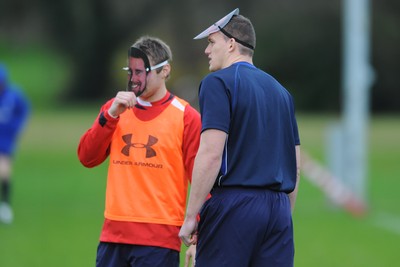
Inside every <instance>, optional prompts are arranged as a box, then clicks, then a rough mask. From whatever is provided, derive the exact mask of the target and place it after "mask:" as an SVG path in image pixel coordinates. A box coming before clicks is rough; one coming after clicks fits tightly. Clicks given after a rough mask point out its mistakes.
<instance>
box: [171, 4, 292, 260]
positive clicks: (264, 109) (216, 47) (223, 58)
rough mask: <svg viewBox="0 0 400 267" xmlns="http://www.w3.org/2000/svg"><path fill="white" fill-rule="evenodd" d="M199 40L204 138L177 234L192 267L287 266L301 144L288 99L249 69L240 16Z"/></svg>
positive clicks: (247, 38)
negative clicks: (203, 64) (190, 252)
mask: <svg viewBox="0 0 400 267" xmlns="http://www.w3.org/2000/svg"><path fill="white" fill-rule="evenodd" d="M204 37H207V38H208V46H207V48H206V50H205V54H206V55H207V57H208V59H209V70H210V71H211V73H210V74H209V75H207V76H206V77H205V78H204V79H203V80H202V82H201V84H200V89H199V100H200V112H201V118H202V134H201V141H200V147H199V151H198V154H197V156H196V160H195V165H194V169H193V180H192V187H191V193H190V197H189V203H188V207H187V212H186V218H185V222H184V224H183V226H182V228H181V231H180V234H179V235H180V237H181V239H182V240H183V242H184V243H185V244H186V245H189V244H193V243H196V242H197V256H196V266H197V267H203V266H207V267H214V266H219V267H220V266H229V267H235V266H237V267H243V266H252V267H256V266H260V267H261V266H293V261H294V241H293V225H292V212H293V209H294V205H295V201H296V196H297V188H298V182H299V177H300V174H299V168H300V139H299V133H298V128H297V122H296V118H295V110H294V104H293V99H292V96H291V95H290V94H289V92H288V91H287V90H286V89H285V88H284V87H283V86H282V85H281V84H280V83H279V82H278V81H276V80H275V79H274V78H273V77H272V76H271V75H269V74H267V73H265V72H263V71H261V70H260V69H257V68H256V67H255V66H254V65H253V53H254V49H255V46H256V36H255V31H254V28H253V26H252V24H251V22H250V20H249V19H247V18H245V17H243V16H241V15H239V10H238V9H235V10H234V11H232V12H231V13H229V14H228V15H226V16H225V17H223V18H222V19H221V20H219V21H218V22H216V23H215V24H213V25H212V26H210V27H209V28H208V29H206V30H205V31H203V32H202V33H200V34H199V35H198V36H196V37H195V39H201V38H204ZM209 192H211V195H212V197H211V198H209V199H208V200H207V201H205V199H206V197H207V194H208V193H209ZM199 212H200V221H199V223H198V225H197V220H196V216H197V214H198V213H199Z"/></svg>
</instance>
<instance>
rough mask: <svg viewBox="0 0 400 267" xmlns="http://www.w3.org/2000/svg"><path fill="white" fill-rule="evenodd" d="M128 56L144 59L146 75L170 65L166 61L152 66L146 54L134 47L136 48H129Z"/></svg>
mask: <svg viewBox="0 0 400 267" xmlns="http://www.w3.org/2000/svg"><path fill="white" fill-rule="evenodd" d="M128 56H130V57H134V58H141V59H143V62H144V67H145V70H146V73H149V72H150V71H152V70H155V69H158V68H159V67H162V66H165V65H167V64H168V60H165V61H163V62H161V63H159V64H157V65H155V66H150V61H149V58H148V57H147V55H146V53H145V52H143V51H142V50H141V49H139V48H137V47H134V46H132V47H131V48H129V50H128Z"/></svg>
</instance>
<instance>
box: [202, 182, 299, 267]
mask: <svg viewBox="0 0 400 267" xmlns="http://www.w3.org/2000/svg"><path fill="white" fill-rule="evenodd" d="M198 234H199V235H198V243H197V254H196V267H222V266H229V267H266V266H273V267H275V266H279V267H291V266H293V260H294V242H293V224H292V215H291V209H290V200H289V196H288V195H287V194H286V193H283V192H274V191H269V190H265V189H243V188H222V189H219V188H217V189H214V190H213V191H212V197H211V198H210V199H209V200H207V202H206V203H205V204H204V206H203V208H202V210H201V212H200V222H199V226H198Z"/></svg>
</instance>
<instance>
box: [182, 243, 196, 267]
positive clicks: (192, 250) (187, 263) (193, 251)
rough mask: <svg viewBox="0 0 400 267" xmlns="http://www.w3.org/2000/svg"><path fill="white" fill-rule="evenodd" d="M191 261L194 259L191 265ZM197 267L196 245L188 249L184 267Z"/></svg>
mask: <svg viewBox="0 0 400 267" xmlns="http://www.w3.org/2000/svg"><path fill="white" fill-rule="evenodd" d="M190 259H192V264H190ZM194 266H196V245H191V246H190V247H188V249H187V250H186V253H185V266H184V267H194Z"/></svg>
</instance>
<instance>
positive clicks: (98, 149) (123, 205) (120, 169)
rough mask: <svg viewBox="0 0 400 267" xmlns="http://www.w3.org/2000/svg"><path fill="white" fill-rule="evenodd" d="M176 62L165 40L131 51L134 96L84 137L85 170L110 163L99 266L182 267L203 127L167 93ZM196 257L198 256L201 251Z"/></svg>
mask: <svg viewBox="0 0 400 267" xmlns="http://www.w3.org/2000/svg"><path fill="white" fill-rule="evenodd" d="M171 60H172V53H171V50H170V48H169V46H168V45H167V44H166V43H165V42H163V41H162V40H160V39H158V38H154V37H147V36H145V37H141V38H140V39H138V40H137V41H136V42H135V43H134V44H133V45H132V46H131V47H130V48H129V51H128V67H127V68H125V69H126V70H127V71H128V88H127V90H126V91H120V92H118V93H117V94H116V96H115V97H114V98H112V99H111V100H109V101H108V102H107V103H105V104H104V105H103V106H102V107H101V109H100V113H99V114H98V116H97V118H96V120H95V121H94V123H93V125H92V127H91V128H90V129H89V130H88V131H87V132H86V133H85V134H84V135H83V136H82V137H81V140H80V143H79V146H78V157H79V160H80V161H81V163H82V164H83V165H84V166H85V167H88V168H91V167H95V166H97V165H99V164H101V163H103V162H104V161H105V160H106V159H107V158H109V160H108V162H109V163H108V165H109V167H108V177H107V188H106V205H105V212H104V216H105V220H104V224H103V229H102V232H101V235H100V244H99V246H98V249H97V259H96V266H97V267H106V266H107V267H111V266H115V267H117V266H118V267H120V266H135V267H154V266H165V267H179V251H180V249H181V240H180V239H179V237H178V233H179V229H180V227H181V225H182V223H183V219H184V213H185V207H186V198H187V190H188V183H189V182H190V180H191V175H192V168H193V163H194V158H195V155H196V153H197V149H198V145H199V138H200V129H201V121H200V114H199V113H198V112H197V111H196V110H195V109H194V108H193V107H191V106H190V105H189V104H188V103H187V102H186V101H184V100H182V99H180V98H178V97H177V96H175V95H173V94H171V93H170V92H169V90H168V89H167V87H166V81H167V80H168V78H169V76H170V72H171V65H170V61H171ZM188 251H191V252H190V253H189V255H190V256H191V255H193V254H192V253H194V251H195V247H194V246H192V247H191V248H189V249H188ZM190 256H189V259H188V260H190ZM186 264H187V263H186Z"/></svg>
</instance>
